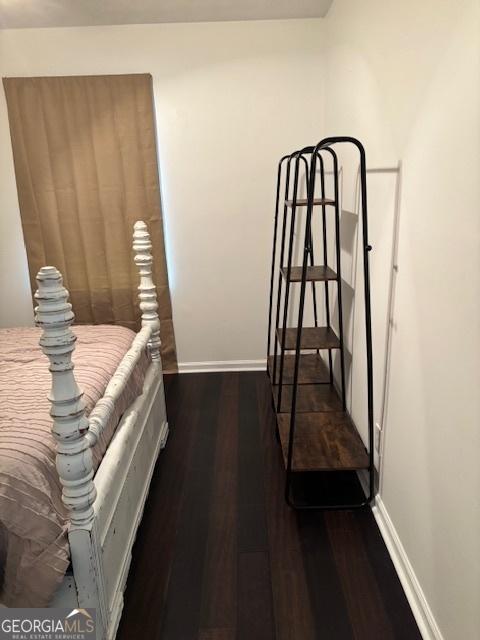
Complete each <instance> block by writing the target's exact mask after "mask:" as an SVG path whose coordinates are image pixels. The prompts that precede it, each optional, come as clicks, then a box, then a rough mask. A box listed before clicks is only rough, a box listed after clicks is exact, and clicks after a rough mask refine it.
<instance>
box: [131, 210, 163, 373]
mask: <svg viewBox="0 0 480 640" xmlns="http://www.w3.org/2000/svg"><path fill="white" fill-rule="evenodd" d="M133 251H134V253H135V258H134V259H135V264H136V265H137V267H138V269H139V272H140V285H139V287H138V291H139V294H138V297H139V300H140V309H141V311H142V327H146V326H149V327H150V328H151V331H152V333H151V337H150V340H149V341H148V348H149V350H150V355H151V358H152V360H153V362H159V361H160V344H161V342H160V319H159V317H158V302H157V289H156V287H155V284H154V282H153V279H152V263H153V258H152V243H151V240H150V234H149V233H148V228H147V225H146V224H145V222H142V221H141V220H139V221H138V222H136V223H135V224H134V227H133Z"/></svg>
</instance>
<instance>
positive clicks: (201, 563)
mask: <svg viewBox="0 0 480 640" xmlns="http://www.w3.org/2000/svg"><path fill="white" fill-rule="evenodd" d="M165 386H166V396H167V411H168V418H169V424H170V436H169V439H168V443H167V447H166V449H165V451H163V452H162V454H161V455H160V458H159V461H158V464H157V467H156V470H155V473H154V476H153V479H152V484H151V488H150V494H149V497H148V500H147V504H146V507H145V513H144V516H143V520H142V523H141V526H140V529H139V532H138V535H137V540H136V542H135V546H134V550H133V560H132V566H131V569H130V575H129V578H128V584H127V589H126V593H125V608H124V612H123V616H122V620H121V623H120V628H119V632H118V636H117V637H118V639H119V640H133V639H137V638H138V639H140V638H145V639H146V638H148V639H149V640H271V639H273V638H276V639H278V640H353V639H354V640H390V639H398V640H417V639H418V640H420V639H421V636H420V634H419V632H418V629H417V627H416V624H415V621H414V619H413V616H412V613H411V611H410V608H409V606H408V603H407V600H406V598H405V595H404V593H403V591H402V588H401V586H400V583H399V581H398V578H397V576H396V573H395V570H394V568H393V565H392V563H391V561H390V558H389V556H388V553H387V550H386V548H385V545H384V543H383V540H382V538H381V536H380V533H379V531H378V528H377V526H376V523H375V520H374V518H373V516H372V514H371V512H370V511H369V510H364V511H355V512H353V511H337V512H294V511H292V510H291V509H290V508H289V507H288V506H287V505H286V503H285V501H284V497H283V493H284V477H285V475H284V467H283V462H282V455H281V450H280V447H279V445H278V442H277V441H276V438H275V434H274V424H275V417H274V414H273V412H272V409H271V392H270V388H269V385H268V383H267V378H266V374H263V373H228V374H227V373H222V374H220V373H210V374H183V375H175V376H166V377H165ZM327 473H328V472H327ZM331 477H333V476H329V478H331ZM339 480H340V482H343V480H342V476H339ZM350 481H351V478H350V479H346V480H345V486H347V485H348V483H349V482H350Z"/></svg>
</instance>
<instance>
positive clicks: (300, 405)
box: [272, 384, 343, 413]
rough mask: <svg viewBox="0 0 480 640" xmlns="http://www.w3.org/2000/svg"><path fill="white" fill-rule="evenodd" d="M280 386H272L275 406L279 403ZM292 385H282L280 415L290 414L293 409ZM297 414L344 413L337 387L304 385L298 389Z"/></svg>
mask: <svg viewBox="0 0 480 640" xmlns="http://www.w3.org/2000/svg"><path fill="white" fill-rule="evenodd" d="M278 392H279V386H278V385H275V386H272V393H273V399H274V401H275V406H277V402H278ZM292 394H293V386H292V385H285V384H284V385H282V404H281V407H280V413H289V412H290V411H291V409H292ZM296 410H297V413H312V412H315V411H342V410H343V407H342V401H341V400H340V398H339V397H338V394H337V392H336V390H335V387H334V386H333V385H330V384H302V385H299V386H298V389H297V406H296Z"/></svg>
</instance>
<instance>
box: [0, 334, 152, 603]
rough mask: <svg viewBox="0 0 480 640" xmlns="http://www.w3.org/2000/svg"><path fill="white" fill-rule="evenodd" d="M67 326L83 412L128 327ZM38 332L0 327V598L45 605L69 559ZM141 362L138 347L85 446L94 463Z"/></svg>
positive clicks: (132, 390)
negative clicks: (105, 416) (108, 411)
mask: <svg viewBox="0 0 480 640" xmlns="http://www.w3.org/2000/svg"><path fill="white" fill-rule="evenodd" d="M73 331H74V333H75V335H76V336H77V342H76V348H75V351H74V352H73V362H74V364H75V378H76V380H77V382H78V384H79V386H80V388H81V389H82V390H83V392H84V399H85V404H86V412H87V415H88V414H89V413H90V411H91V410H92V409H93V407H94V406H95V404H96V402H97V401H98V400H99V399H100V398H101V397H102V395H103V393H104V391H105V388H106V386H107V384H108V381H109V380H110V378H111V377H112V375H113V373H114V372H115V370H116V368H117V366H118V365H119V364H120V362H121V360H122V358H123V356H124V354H125V353H126V352H127V350H128V349H129V347H130V345H131V343H132V340H133V338H134V335H135V334H134V333H133V332H132V331H131V330H130V329H125V328H124V327H119V326H111V325H98V326H75V327H74V328H73ZM40 335H41V330H40V329H36V328H18V329H17V328H16V329H0V602H2V603H3V604H5V605H7V606H12V607H44V606H47V605H48V603H49V601H50V600H51V598H52V596H53V594H54V592H55V589H56V588H57V586H58V584H59V583H60V582H61V581H62V578H63V576H64V574H65V571H66V570H67V567H68V565H69V561H70V558H69V546H68V539H67V529H68V517H67V512H66V509H65V507H64V505H63V502H62V499H61V485H60V481H59V478H58V474H57V471H56V468H55V440H54V439H53V436H52V433H51V428H52V420H51V418H50V415H49V411H50V403H49V401H48V399H47V394H48V392H49V390H50V385H51V377H50V372H49V370H48V365H49V363H48V359H47V357H46V356H45V355H44V354H43V353H42V351H41V349H40V347H39V344H38V341H39V338H40ZM148 365H149V358H148V355H147V353H146V352H145V353H144V354H143V355H142V357H141V359H140V361H139V362H138V364H137V366H136V368H135V369H134V371H133V373H132V375H131V377H130V380H129V381H128V384H127V385H126V388H125V390H124V392H123V393H122V395H121V396H120V397H119V398H118V401H117V402H116V404H115V411H114V413H113V415H112V418H111V420H110V421H109V423H108V424H107V425H106V428H105V429H104V431H103V433H102V436H101V438H100V439H99V441H98V443H97V444H96V446H95V447H94V449H93V451H92V453H93V460H94V466H95V469H97V467H98V465H99V464H100V461H101V459H102V456H103V455H104V453H105V451H106V449H107V446H108V443H109V441H110V439H111V438H112V436H113V434H114V432H115V429H116V427H117V425H118V423H119V421H120V418H121V416H122V414H123V413H124V411H125V410H126V409H127V408H128V407H129V406H130V404H131V403H132V402H133V400H134V399H135V398H136V397H137V396H138V395H139V394H141V393H142V388H143V381H144V378H145V374H146V371H147V368H148Z"/></svg>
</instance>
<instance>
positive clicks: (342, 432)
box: [277, 411, 369, 472]
mask: <svg viewBox="0 0 480 640" xmlns="http://www.w3.org/2000/svg"><path fill="white" fill-rule="evenodd" d="M277 424H278V431H279V434H280V442H281V445H282V453H283V460H284V463H285V467H286V466H287V456H288V439H289V432H290V414H289V413H279V414H277ZM368 462H369V460H368V454H367V452H366V450H365V447H364V445H363V442H362V440H361V438H360V436H359V435H358V432H357V430H356V429H355V426H354V425H353V423H352V421H351V420H350V418H349V417H348V415H347V414H346V413H344V412H343V411H339V412H334V411H327V412H323V413H300V414H298V415H297V416H296V422H295V439H294V446H293V459H292V471H295V472H302V471H332V470H339V471H340V470H343V471H347V470H350V471H351V470H355V469H367V468H368Z"/></svg>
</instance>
